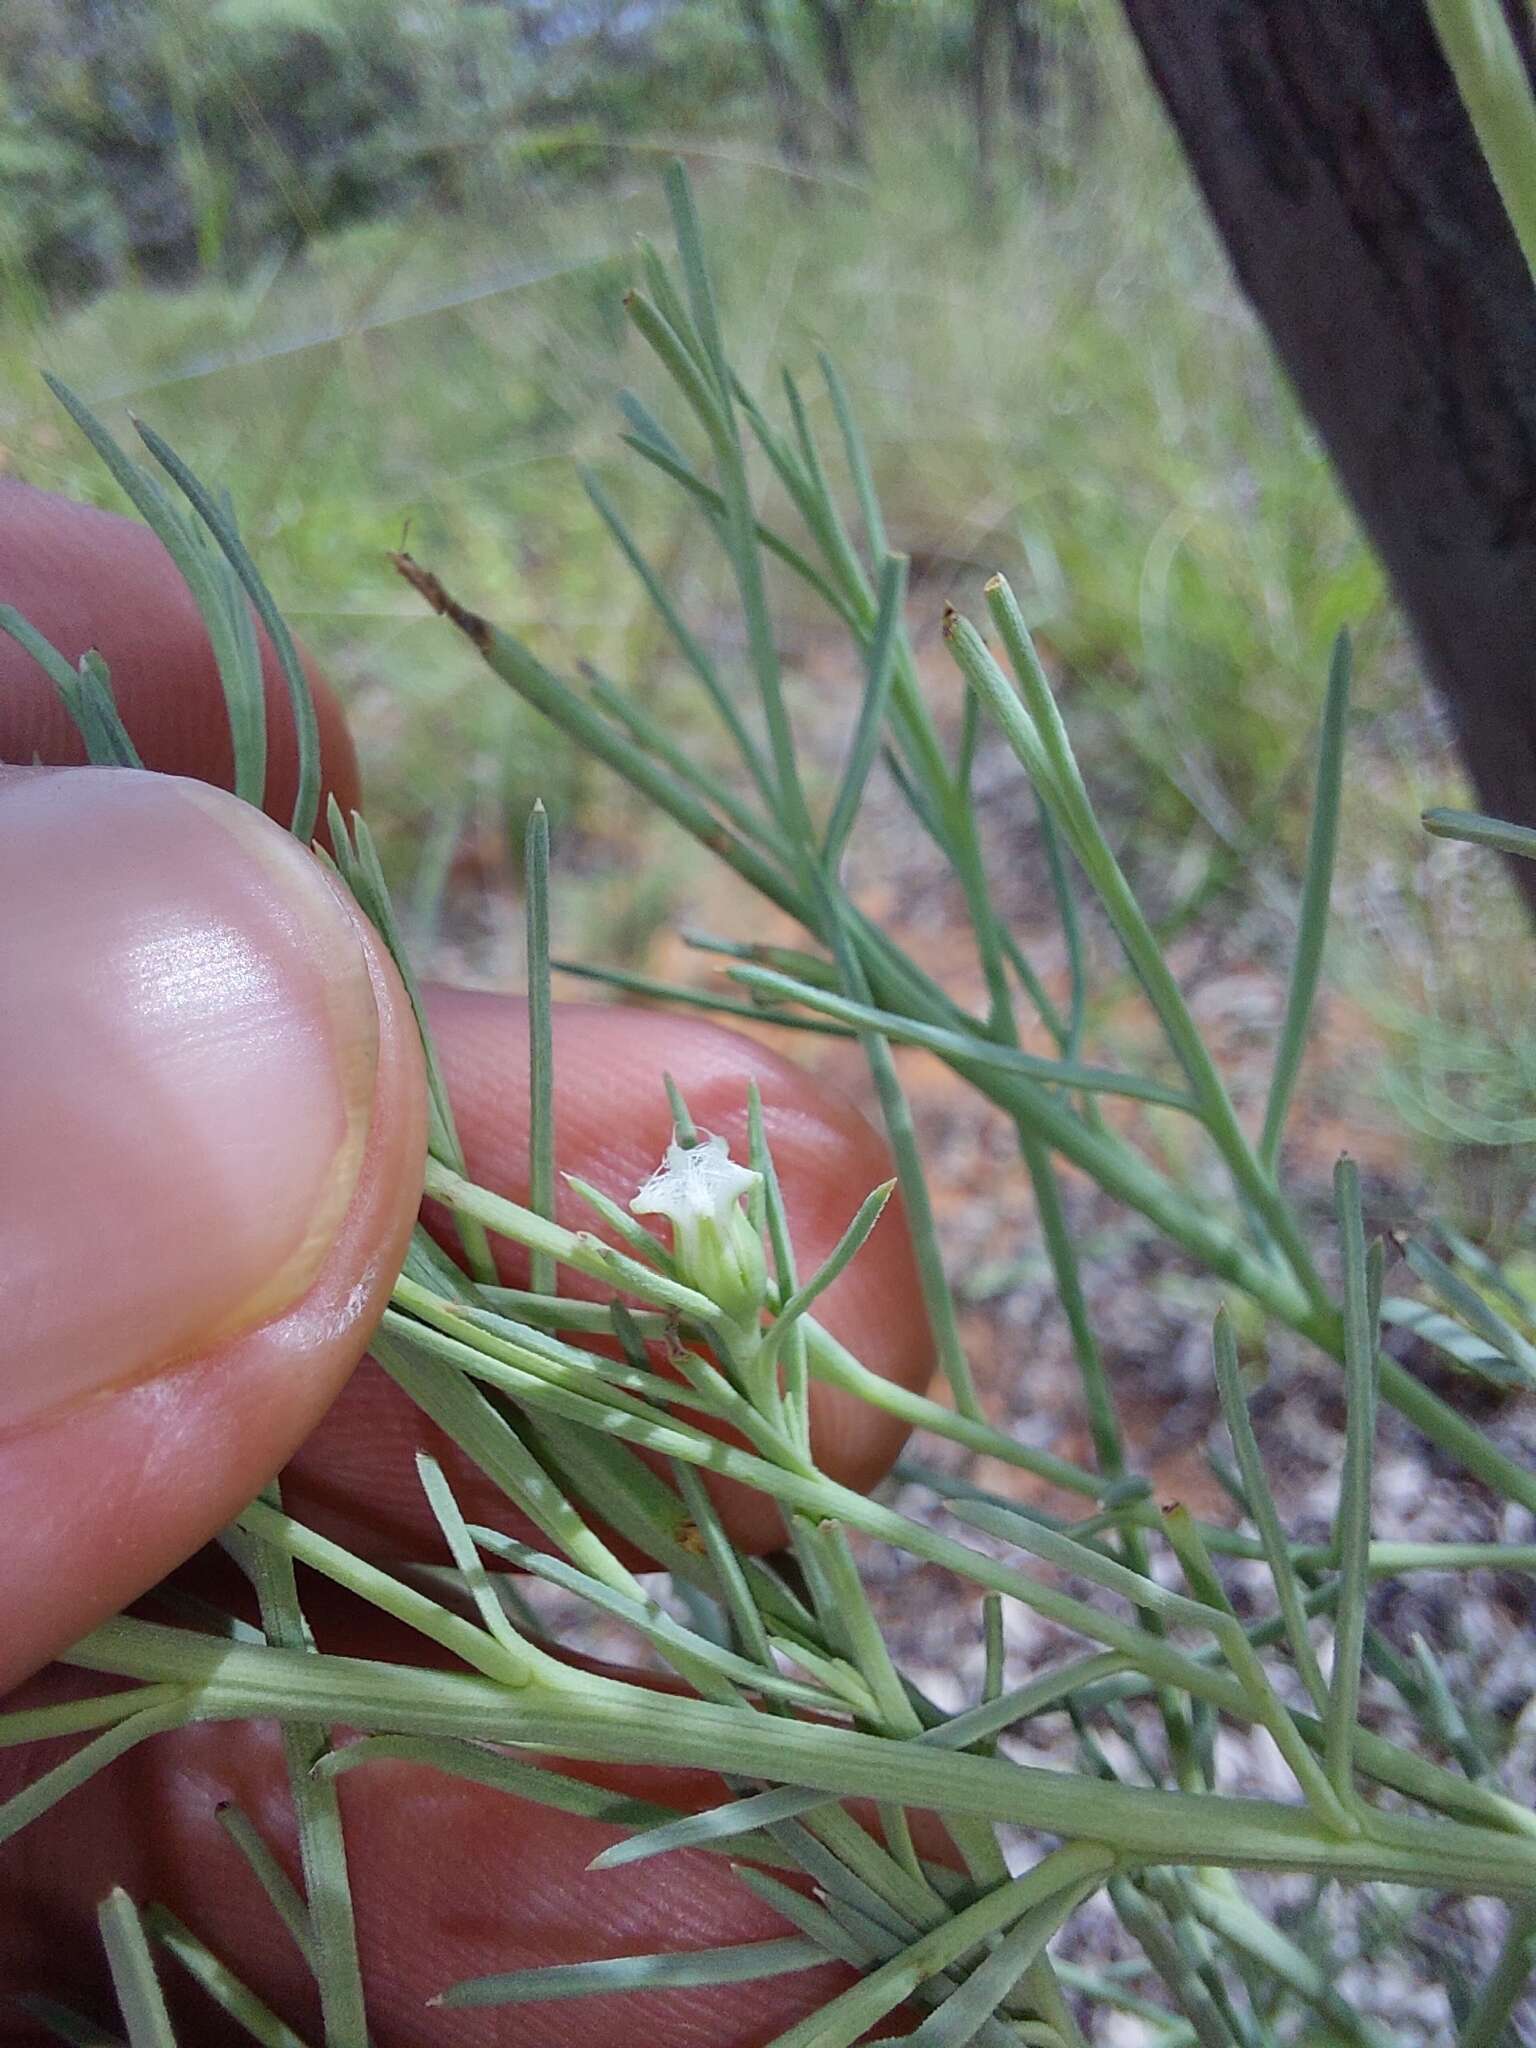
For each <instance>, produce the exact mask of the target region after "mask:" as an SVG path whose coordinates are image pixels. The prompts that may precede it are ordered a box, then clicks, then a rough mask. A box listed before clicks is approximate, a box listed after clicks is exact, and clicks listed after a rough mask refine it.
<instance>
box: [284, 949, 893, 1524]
mask: <svg viewBox="0 0 1536 2048" xmlns="http://www.w3.org/2000/svg"><path fill="white" fill-rule="evenodd" d="M428 1007H429V1010H430V1015H431V1024H432V1031H433V1036H434V1038H435V1040H436V1043H437V1047H438V1052H439V1056H440V1058H441V1060H442V1064H443V1069H444V1074H445V1077H446V1080H447V1083H448V1091H449V1094H450V1096H451V1098H452V1101H453V1107H454V1114H455V1118H456V1120H457V1122H458V1126H459V1131H460V1135H461V1137H462V1139H463V1143H464V1149H465V1153H466V1157H467V1161H468V1166H469V1171H470V1174H471V1175H472V1177H473V1178H475V1179H476V1180H478V1181H480V1182H482V1183H483V1184H484V1185H485V1186H487V1187H490V1188H493V1189H495V1190H496V1191H497V1192H499V1193H502V1194H505V1195H508V1196H510V1197H511V1198H512V1199H513V1200H515V1201H525V1200H526V1199H527V1194H528V1085H527V1073H528V1022H527V1009H526V1006H525V1005H524V1004H523V1003H522V1002H520V1001H517V1000H515V999H513V998H510V997H506V996H496V995H484V994H478V993H474V992H470V991H465V990H451V989H436V990H433V991H432V992H431V993H430V997H429V1004H428ZM554 1046H555V1120H556V1139H557V1156H558V1162H559V1164H560V1166H561V1168H562V1169H563V1170H564V1172H565V1173H568V1174H574V1175H577V1176H579V1177H580V1178H583V1179H585V1180H588V1181H591V1182H592V1183H593V1184H594V1185H595V1186H597V1187H599V1188H600V1189H602V1191H603V1192H604V1193H605V1194H608V1195H610V1196H612V1197H613V1199H614V1200H615V1201H618V1202H621V1203H627V1202H628V1200H629V1198H630V1197H631V1196H632V1195H633V1194H634V1193H635V1192H636V1191H637V1190H638V1188H639V1186H640V1184H641V1182H642V1181H643V1180H644V1179H645V1177H646V1175H647V1174H648V1173H649V1172H650V1171H651V1169H652V1168H653V1167H654V1166H655V1165H656V1164H657V1163H658V1161H659V1160H660V1158H661V1155H662V1152H663V1150H664V1148H665V1146H666V1143H667V1140H668V1138H669V1137H670V1136H671V1122H670V1111H669V1109H668V1106H667V1096H666V1089H665V1085H664V1078H663V1077H664V1076H665V1075H666V1074H668V1073H670V1074H671V1075H672V1076H673V1077H674V1079H675V1080H676V1081H677V1083H678V1085H679V1087H680V1088H681V1089H682V1092H683V1095H684V1096H685V1098H686V1100H687V1102H688V1105H689V1108H690V1110H691V1111H692V1113H693V1115H694V1117H695V1119H696V1121H697V1122H698V1123H700V1124H701V1125H703V1126H704V1127H705V1128H707V1129H708V1130H711V1131H713V1132H715V1133H717V1134H718V1135H719V1136H721V1137H724V1138H725V1139H726V1140H727V1141H728V1143H729V1144H730V1146H731V1149H732V1152H733V1153H734V1154H735V1156H736V1157H737V1158H745V1157H746V1155H747V1090H748V1085H749V1083H750V1082H752V1081H756V1083H757V1085H758V1088H759V1090H760V1091H761V1094H762V1098H763V1117H764V1123H765V1125H766V1128H767V1134H768V1140H769V1144H770V1146H771V1147H772V1150H773V1155H774V1158H775V1161H776V1162H777V1166H778V1171H779V1176H780V1179H781V1181H782V1183H783V1187H784V1194H785V1201H786V1205H787V1208H788V1211H789V1219H790V1225H791V1234H792V1236H793V1239H794V1244H795V1252H796V1257H797V1261H798V1265H799V1269H800V1272H801V1274H802V1275H809V1274H810V1273H812V1272H814V1270H815V1269H816V1267H817V1266H818V1265H819V1264H820V1263H821V1262H822V1260H823V1259H825V1257H826V1255H827V1254H828V1252H830V1251H831V1249H832V1247H833V1246H834V1245H835V1244H836V1242H837V1240H838V1238H839V1237H840V1236H841V1234H842V1232H843V1230H844V1229H845V1228H846V1227H847V1225H848V1223H849V1221H850V1220H851V1219H852V1217H853V1214H854V1211H855V1210H856V1209H857V1208H858V1205H859V1203H860V1202H861V1201H862V1200H863V1199H864V1197H865V1196H866V1195H867V1194H868V1193H869V1191H870V1189H871V1188H873V1187H875V1186H877V1185H878V1184H879V1183H880V1182H881V1181H883V1180H885V1179H887V1178H888V1177H889V1175H890V1171H891V1163H890V1155H889V1153H888V1151H887V1150H886V1147H885V1144H884V1141H883V1140H882V1139H880V1138H879V1137H878V1136H877V1135H876V1134H875V1132H874V1131H873V1130H872V1129H871V1128H870V1126H869V1124H868V1123H867V1122H866V1121H865V1119H864V1118H863V1117H862V1116H861V1115H860V1114H859V1112H858V1111H857V1110H856V1109H855V1108H854V1107H853V1106H852V1104H850V1103H849V1102H847V1101H846V1100H844V1099H843V1098H842V1097H841V1096H839V1095H837V1094H836V1093H834V1092H833V1091H832V1090H831V1089H829V1088H827V1087H825V1086H824V1085H823V1084H822V1083H820V1082H818V1081H817V1080H816V1079H815V1078H814V1077H813V1076H811V1075H810V1074H808V1073H807V1072H806V1071H805V1070H804V1069H803V1068H801V1067H797V1066H795V1065H793V1064H792V1063H791V1062H790V1061H788V1060H786V1059H783V1058H781V1057H779V1055H778V1054H776V1053H773V1052H771V1051H769V1050H768V1049H767V1048H766V1047H764V1046H761V1045H759V1044H757V1043H756V1042H755V1041H754V1040H751V1039H747V1038H743V1037H742V1036H741V1035H740V1034H739V1033H737V1032H734V1031H727V1030H724V1029H722V1028H721V1027H720V1026H718V1025H715V1024H710V1023H705V1022H701V1021H700V1020H698V1019H696V1018H686V1017H673V1016H667V1015H665V1014H663V1013H661V1012H654V1011H646V1010H634V1009H626V1008H622V1007H617V1006H616V1007H601V1006H597V1005H586V1004H560V1005H557V1006H556V1009H555V1013H554ZM556 1207H557V1213H558V1216H559V1220H560V1221H561V1222H562V1223H564V1224H567V1225H569V1226H572V1227H576V1228H589V1227H593V1226H594V1225H595V1223H596V1219H595V1218H594V1217H593V1215H592V1213H591V1211H590V1210H588V1209H587V1208H586V1207H585V1206H584V1204H583V1203H582V1202H581V1200H580V1198H579V1197H578V1196H577V1195H576V1194H574V1193H573V1192H572V1190H571V1189H570V1188H569V1186H568V1185H566V1184H565V1183H564V1182H562V1184H561V1186H560V1189H559V1192H558V1197H557V1203H556ZM438 1227H439V1230H440V1232H441V1234H442V1236H443V1240H444V1242H445V1243H451V1242H452V1241H453V1233H452V1226H451V1224H447V1223H446V1222H445V1221H444V1220H443V1219H442V1218H441V1217H439V1219H438ZM496 1251H497V1261H498V1265H499V1268H500V1271H501V1274H502V1277H503V1279H504V1280H505V1281H506V1282H507V1283H508V1284H509V1285H514V1286H517V1285H526V1283H527V1266H526V1262H525V1260H524V1258H523V1256H522V1254H521V1253H520V1252H519V1251H518V1250H517V1249H516V1248H515V1247H512V1246H509V1245H506V1244H504V1243H503V1244H499V1245H498V1246H497V1247H496ZM561 1284H562V1286H563V1287H564V1288H565V1290H566V1291H567V1292H570V1293H582V1294H585V1295H586V1296H588V1297H589V1298H594V1299H596V1298H600V1297H601V1295H602V1293H603V1290H602V1289H601V1287H599V1286H598V1285H597V1284H596V1283H584V1282H583V1281H582V1280H581V1278H580V1276H579V1275H572V1274H566V1273H563V1274H562V1276H561ZM816 1314H817V1315H818V1317H820V1318H821V1320H822V1321H824V1322H825V1324H826V1325H827V1327H828V1328H829V1329H830V1330H831V1331H832V1333H833V1335H834V1336H836V1337H837V1338H838V1339H839V1340H840V1341H841V1342H842V1343H844V1344H845V1345H846V1346H847V1347H848V1348H849V1349H850V1350H851V1351H853V1352H854V1353H855V1355H856V1356H858V1357H859V1358H861V1359H863V1360H864V1361H865V1363H867V1364H868V1365H869V1366H871V1367H872V1368H873V1369H874V1370H876V1371H878V1372H881V1373H883V1374H885V1375H886V1376H887V1377H889V1378H891V1379H893V1380H895V1381H897V1382H899V1383H900V1384H901V1385H902V1386H906V1387H920V1386H922V1385H924V1384H925V1383H926V1381H927V1379H928V1376H929V1372H930V1370H931V1358H932V1353H931V1342H930V1338H929V1335H928V1325H927V1319H926V1316H925V1313H924V1309H923V1302H922V1292H921V1288H920V1286H919V1283H918V1278H917V1271H916V1266H915V1262H914V1260H913V1256H912V1249H911V1243H910V1239H909V1237H908V1234H907V1230H906V1224H905V1221H904V1219H903V1217H902V1215H901V1211H900V1204H899V1203H898V1202H892V1203H891V1204H890V1206H889V1207H888V1209H887V1211H886V1213H885V1215H884V1216H883V1217H882V1218H881V1220H880V1222H879V1223H878V1224H877V1225H876V1226H875V1229H874V1232H873V1234H872V1235H871V1237H870V1239H869V1242H868V1243H867V1244H866V1245H865V1247H864V1249H863V1250H862V1251H861V1252H860V1253H859V1255H858V1256H857V1258H855V1259H854V1260H853V1262H852V1264H851V1265H850V1266H849V1267H848V1268H847V1269H846V1271H845V1272H844V1273H843V1274H842V1275H841V1276H840V1277H839V1278H838V1279H837V1280H836V1281H835V1282H834V1283H833V1284H832V1286H831V1287H829V1288H828V1290H827V1292H826V1293H825V1294H824V1295H823V1296H822V1297H821V1299H820V1300H819V1301H818V1303H817V1306H816ZM812 1416H813V1423H812V1433H813V1437H814V1441H815V1449H816V1455H817V1458H818V1461H819V1463H820V1464H821V1466H822V1469H823V1470H824V1471H826V1472H827V1473H828V1474H829V1476H831V1477H832V1478H835V1479H840V1480H842V1481H843V1482H844V1483H846V1484H848V1485H850V1486H858V1487H868V1486H871V1485H873V1484H874V1482H875V1481H876V1480H877V1479H878V1478H879V1477H880V1476H881V1475H882V1474H883V1473H884V1472H885V1471H886V1470H887V1469H888V1467H889V1466H890V1464H891V1462H892V1460H893V1459H894V1458H895V1456H896V1453H897V1451H898V1450H899V1449H900V1446H901V1443H902V1441H903V1439H904V1437H905V1434H906V1432H905V1429H904V1427H903V1426H902V1425H901V1424H900V1423H897V1422H895V1421H894V1420H893V1419H892V1418H891V1417H890V1416H888V1415H885V1414H883V1413H882V1412H881V1411H879V1410H878V1409H875V1408H872V1407H870V1406H869V1405H868V1404H867V1403H865V1402H863V1401H860V1400H858V1399H857V1398H856V1397H854V1396H853V1395H850V1394H845V1393H842V1392H840V1391H838V1390H836V1389H834V1388H831V1387H827V1386H824V1385H816V1386H815V1387H814V1389H813V1395H812ZM419 1449H427V1450H430V1451H431V1452H432V1453H433V1454H434V1455H435V1456H436V1457H438V1458H439V1459H440V1460H441V1461H442V1462H444V1464H445V1466H446V1467H447V1469H448V1470H449V1471H450V1473H451V1475H452V1477H453V1481H454V1486H455V1490H456V1492H458V1494H459V1497H460V1501H461V1505H463V1506H464V1508H465V1509H466V1511H467V1512H468V1513H469V1516H470V1519H471V1520H474V1521H479V1522H486V1523H491V1524H493V1525H495V1526H500V1527H503V1528H507V1527H511V1526H514V1525H513V1524H512V1523H511V1522H509V1518H508V1512H507V1504H506V1502H505V1500H504V1499H503V1498H502V1496H501V1495H500V1494H499V1493H498V1491H497V1490H496V1489H495V1488H494V1487H493V1486H492V1485H491V1483H490V1482H489V1481H488V1480H486V1479H485V1478H483V1477H482V1475H480V1474H479V1473H478V1472H477V1471H476V1470H475V1469H474V1468H473V1467H471V1466H468V1465H467V1464H466V1461H465V1460H464V1459H463V1458H462V1457H461V1456H460V1455H459V1454H458V1453H457V1451H456V1450H455V1449H454V1447H453V1446H452V1444H451V1443H450V1442H449V1441H448V1440H447V1439H446V1438H445V1437H444V1436H443V1435H442V1434H441V1432H439V1431H437V1430H435V1429H434V1428H433V1426H432V1425H431V1424H430V1423H428V1422H427V1421H426V1420H425V1418H424V1417H423V1416H422V1415H421V1414H420V1412H419V1411H418V1410H417V1409H415V1408H414V1407H413V1406H412V1405H411V1404H410V1403H409V1402H408V1401H407V1400H406V1399H405V1397H404V1396H403V1395H402V1394H400V1393H399V1392H398V1390H397V1389H396V1388H395V1387H394V1386H393V1384H392V1382H390V1381H389V1380H388V1379H387V1378H386V1377H385V1375H384V1374H383V1373H382V1372H381V1371H379V1369H378V1368H377V1367H375V1366H364V1367H363V1368H362V1370H361V1371H360V1372H359V1373H358V1374H357V1375H356V1376H355V1378H354V1379H353V1380H352V1381H351V1382H350V1384H349V1385H348V1386H347V1388H346V1390H345V1391H344V1393H343V1394H342V1396H341V1398H340V1400H339V1401H338V1402H337V1404H336V1406H335V1408H334V1409H333V1410H332V1411H331V1412H330V1413H329V1414H328V1415H327V1416H326V1418H325V1420H324V1421H323V1422H322V1424H321V1425H320V1427H319V1429H318V1430H317V1431H316V1433H315V1435H314V1436H313V1437H311V1438H310V1440H309V1441H308V1442H307V1443H306V1444H305V1446H304V1448H303V1450H302V1451H301V1452H300V1453H299V1455H298V1457H297V1459H296V1460H295V1462H294V1463H293V1465H291V1466H290V1468H289V1470H288V1471H287V1473H286V1474H285V1475H284V1480H283V1486H284V1495H285V1498H286V1499H287V1501H288V1502H289V1504H290V1506H291V1507H292V1508H293V1509H294V1511H295V1512H296V1513H298V1514H300V1515H301V1516H302V1517H303V1518H304V1519H306V1520H310V1521H312V1522H314V1523H315V1524H316V1526H318V1527H320V1528H322V1529H324V1530H325V1531H326V1532H327V1533H328V1534H330V1535H332V1536H334V1537H336V1538H337V1540H339V1541H342V1542H345V1543H348V1544H350V1545H351V1546H353V1547H360V1548H364V1549H368V1550H372V1551H374V1552H375V1553H378V1552H382V1553H384V1554H386V1555H392V1556H414V1557H420V1556H422V1555H424V1554H426V1552H427V1551H429V1550H435V1548H436V1541H435V1525H434V1524H433V1522H432V1519H431V1516H430V1513H429V1512H428V1510H427V1507H426V1503H425V1501H424V1499H423V1497H422V1493H421V1486H420V1481H419V1480H418V1478H417V1475H416V1465H415V1455H416V1452H417V1451H418V1450H419ZM715 1490H716V1495H717V1499H718V1500H719V1501H720V1503H721V1505H722V1507H723V1509H724V1511H725V1514H726V1519H727V1526H728V1527H729V1528H730V1531H731V1534H732V1535H733V1536H734V1537H735V1538H736V1540H737V1541H738V1542H739V1543H742V1544H744V1545H746V1546H748V1547H750V1548H753V1549H767V1548H771V1547H772V1546H773V1545H774V1544H776V1543H778V1542H779V1541H781V1540H782V1524H781V1521H780V1518H779V1515H778V1512H777V1510H776V1509H775V1507H774V1506H773V1504H772V1502H771V1501H769V1500H768V1499H767V1498H766V1497H764V1496H763V1495H760V1494H754V1493H750V1492H748V1491H747V1490H746V1489H745V1488H743V1487H740V1486H737V1485H734V1484H729V1483H724V1484H721V1485H719V1486H717V1487H716V1489H715ZM519 1533H521V1534H524V1535H526V1534H527V1530H526V1528H525V1527H522V1528H520V1529H519Z"/></svg>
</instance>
